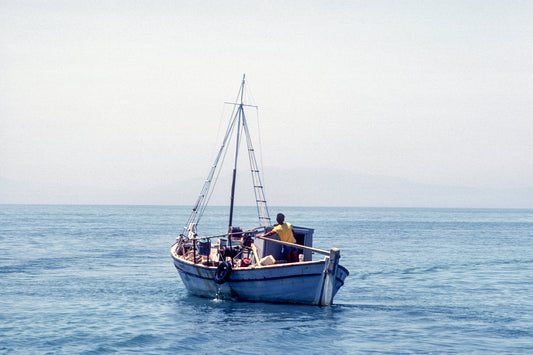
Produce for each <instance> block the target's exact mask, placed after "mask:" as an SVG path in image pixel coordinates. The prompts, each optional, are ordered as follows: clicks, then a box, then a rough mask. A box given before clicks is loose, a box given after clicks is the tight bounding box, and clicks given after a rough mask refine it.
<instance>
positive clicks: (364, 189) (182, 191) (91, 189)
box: [0, 168, 533, 208]
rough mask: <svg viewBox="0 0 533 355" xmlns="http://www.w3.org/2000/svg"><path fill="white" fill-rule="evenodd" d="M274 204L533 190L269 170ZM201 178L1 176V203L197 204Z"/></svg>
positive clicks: (381, 203) (218, 201)
mask: <svg viewBox="0 0 533 355" xmlns="http://www.w3.org/2000/svg"><path fill="white" fill-rule="evenodd" d="M266 171H267V174H266V176H265V179H264V181H263V184H264V185H265V194H266V198H267V201H268V203H269V204H270V205H275V206H366V207H465V208H533V188H529V189H511V188H509V189H475V188H470V187H462V186H446V185H430V184H420V183H416V182H412V181H409V180H405V179H400V178H394V177H387V176H374V175H363V174H354V173H350V172H343V171H334V170H327V169H320V170H314V169H277V168H267V169H266ZM202 184H203V177H199V178H198V179H188V180H184V181H178V182H169V183H168V184H166V185H162V186H158V187H155V188H146V189H141V190H139V189H136V190H133V189H128V188H123V187H116V188H111V187H102V186H72V185H62V184H59V183H56V184H39V183H29V182H22V181H13V180H10V179H5V178H0V203H19V204H48V203H50V204H162V205H185V206H187V205H193V204H194V202H195V201H196V199H197V197H198V194H199V192H200V189H201V188H202ZM238 186H239V188H238V189H237V192H236V202H235V203H236V205H252V204H254V198H253V191H252V189H251V177H250V176H249V174H248V173H241V174H240V175H239V176H238ZM229 193H230V179H229V176H224V177H221V178H220V181H219V182H218V184H217V189H216V192H215V193H214V194H213V196H212V198H211V204H213V205H224V204H228V202H229Z"/></svg>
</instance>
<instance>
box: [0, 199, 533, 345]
mask: <svg viewBox="0 0 533 355" xmlns="http://www.w3.org/2000/svg"><path fill="white" fill-rule="evenodd" d="M189 211H190V209H189V208H188V207H173V206H42V205H2V206H0V353H2V354H107V353H123V354H130V353H142V354H189V353H191V354H215V353H228V354H232V353H240V354H280V353H297V354H309V353H311V354H324V353H327V354H359V353H361V354H364V353H376V354H402V353H446V354H454V353H457V354H464V353H493V354H503V353H505V354H520V353H522V354H527V353H529V354H530V353H533V210H497V209H408V208H405V209H403V208H311V207H309V208H296V207H293V208H279V209H278V208H271V213H272V214H275V213H277V212H283V213H285V215H286V219H287V221H288V222H291V223H292V224H294V225H296V226H306V227H310V228H314V229H315V234H314V244H315V247H317V248H321V249H326V250H329V249H330V248H331V247H338V248H340V250H341V264H342V265H343V266H345V267H346V268H347V269H349V270H350V276H348V278H347V279H346V281H345V285H344V287H342V288H341V289H340V291H339V293H338V294H337V296H336V298H335V304H334V305H333V306H330V307H315V306H302V305H279V304H267V303H246V302H231V301H222V300H217V299H206V298H199V297H195V296H192V295H189V294H188V292H187V290H186V289H185V288H184V286H183V284H182V283H181V280H180V278H179V275H178V273H177V271H176V270H175V269H174V266H173V264H172V259H171V258H170V255H169V248H170V246H171V244H172V243H173V242H174V241H175V238H176V237H177V236H178V234H179V233H180V232H181V231H182V228H183V224H184V223H185V222H186V220H187V217H188V215H189ZM254 213H255V208H254V207H251V208H248V207H240V208H238V209H237V211H236V216H235V218H234V220H236V221H237V223H234V225H240V226H242V227H243V228H252V227H255V226H256V225H255V221H256V218H255V215H254ZM226 228H227V211H226V209H225V208H221V207H211V208H208V210H207V212H206V216H205V217H204V219H203V220H202V221H201V223H200V225H199V232H200V234H215V233H217V234H218V233H223V232H225V229H226ZM314 257H315V258H319V257H320V256H319V255H315V256H314Z"/></svg>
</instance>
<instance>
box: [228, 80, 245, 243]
mask: <svg viewBox="0 0 533 355" xmlns="http://www.w3.org/2000/svg"><path fill="white" fill-rule="evenodd" d="M245 77H246V74H243V76H242V84H241V102H240V104H239V108H238V109H237V120H238V123H237V139H236V143H235V161H234V163H233V179H232V182H231V201H230V207H229V226H228V232H229V233H231V227H232V226H233V205H234V202H235V181H236V180H237V160H238V158H239V143H240V133H241V122H242V121H243V120H244V109H243V96H244V79H245ZM229 239H231V236H230V238H229ZM230 243H231V242H230ZM230 246H231V244H230Z"/></svg>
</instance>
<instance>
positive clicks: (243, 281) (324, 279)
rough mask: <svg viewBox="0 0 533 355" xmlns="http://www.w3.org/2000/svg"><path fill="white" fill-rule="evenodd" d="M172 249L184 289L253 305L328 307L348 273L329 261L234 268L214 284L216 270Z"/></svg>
mask: <svg viewBox="0 0 533 355" xmlns="http://www.w3.org/2000/svg"><path fill="white" fill-rule="evenodd" d="M176 247H177V244H175V245H174V246H173V247H172V248H171V255H172V258H173V260H174V266H175V267H176V269H177V270H178V271H179V275H180V277H181V279H182V281H183V284H184V285H185V287H186V288H187V289H188V290H189V292H191V293H192V294H194V295H197V296H201V297H209V298H220V299H230V300H239V301H254V302H275V303H296V304H309V305H330V304H332V303H333V297H334V296H335V294H336V293H337V291H338V290H339V288H340V287H341V286H342V285H343V284H344V279H345V278H346V276H348V270H346V269H345V268H344V267H342V266H340V265H338V264H337V263H335V265H333V269H332V265H330V267H329V270H330V271H328V262H329V258H328V257H326V258H325V259H324V260H322V261H306V262H299V263H290V264H274V265H269V266H259V267H253V266H252V267H243V268H240V267H237V268H234V269H233V270H232V272H231V274H230V276H229V279H228V281H227V282H225V283H223V284H217V283H216V282H215V281H214V279H215V273H216V270H217V267H214V266H211V267H209V266H204V265H202V264H200V263H197V264H194V263H192V262H191V261H187V260H185V259H183V258H181V257H180V256H178V255H177V254H176Z"/></svg>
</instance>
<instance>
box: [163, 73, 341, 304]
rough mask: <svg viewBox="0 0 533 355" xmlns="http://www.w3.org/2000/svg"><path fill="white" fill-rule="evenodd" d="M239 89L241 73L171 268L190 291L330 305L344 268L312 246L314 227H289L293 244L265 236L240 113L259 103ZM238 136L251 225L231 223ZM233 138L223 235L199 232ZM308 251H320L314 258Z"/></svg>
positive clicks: (258, 182)
mask: <svg viewBox="0 0 533 355" xmlns="http://www.w3.org/2000/svg"><path fill="white" fill-rule="evenodd" d="M244 91H245V76H243V79H242V82H241V85H240V88H239V92H238V95H237V99H236V100H235V102H233V103H229V104H231V105H233V110H232V113H231V116H230V120H229V124H228V126H227V129H226V133H225V136H224V138H223V141H222V145H221V147H220V150H219V151H218V154H217V156H216V158H215V161H214V163H213V165H212V166H211V169H210V171H209V174H208V176H207V178H206V179H205V182H204V185H203V187H202V190H201V192H200V194H199V196H198V199H197V200H196V203H195V205H194V207H193V208H192V212H191V215H190V217H189V219H188V221H187V223H186V224H185V227H184V229H183V232H182V233H181V234H180V235H179V236H178V238H177V239H176V242H175V243H174V244H173V245H172V247H171V248H170V255H171V257H172V259H173V262H174V266H175V267H176V269H177V270H178V273H179V275H180V277H181V280H182V282H183V284H184V285H185V287H186V288H187V289H188V291H189V292H190V293H192V294H193V295H196V296H201V297H208V298H217V299H227V300H234V301H251V302H273V303H294V304H308V305H317V306H327V305H331V304H333V298H334V297H335V295H336V294H337V291H339V289H340V288H341V287H342V286H343V285H344V280H345V278H346V277H347V276H348V274H349V272H348V270H347V269H346V268H344V267H343V266H341V265H340V264H339V259H340V250H339V249H337V248H331V249H330V250H329V251H326V250H321V249H317V248H314V247H313V232H314V230H313V229H311V228H305V227H298V226H292V230H293V234H294V237H295V239H296V243H295V244H293V243H288V242H283V241H281V240H280V239H279V237H278V236H277V235H276V234H273V235H270V236H269V237H265V236H264V234H266V233H268V232H269V231H271V230H272V229H273V226H272V224H271V219H270V215H269V212H268V208H267V202H266V199H265V194H264V188H263V184H262V178H261V174H260V171H259V168H258V164H257V161H256V158H255V152H254V147H253V144H252V139H251V135H250V130H249V127H248V123H247V119H246V114H245V109H248V108H249V107H255V108H257V107H256V106H252V105H249V104H247V103H245V100H244ZM233 136H235V137H233ZM243 136H244V139H245V140H246V145H247V150H248V158H249V163H250V170H251V173H252V181H253V190H254V194H255V201H256V207H257V214H258V219H259V223H258V225H256V227H255V228H251V229H243V228H241V227H237V226H233V215H234V202H235V186H236V176H237V174H236V172H237V165H238V164H237V162H238V154H239V148H240V147H239V146H240V145H241V140H242V139H243ZM233 140H234V141H235V159H234V162H233V178H232V184H231V196H230V199H229V223H228V227H227V229H225V227H221V228H224V232H223V233H222V234H217V235H211V236H200V234H198V226H199V225H200V224H199V222H200V219H201V217H202V216H203V214H204V211H205V209H206V206H207V203H208V201H209V198H210V196H211V194H212V191H213V188H214V185H215V184H214V183H215V182H216V180H217V179H216V177H218V174H219V171H220V167H219V164H220V163H221V161H223V160H224V159H223V157H224V156H225V155H226V152H227V150H228V146H229V145H230V142H232V141H233ZM254 223H255V222H254ZM282 245H286V246H291V247H293V248H297V249H298V258H297V260H296V261H294V260H292V262H287V261H286V260H285V258H284V257H283V255H282ZM314 255H320V256H321V257H320V258H317V260H313V256H314Z"/></svg>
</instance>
